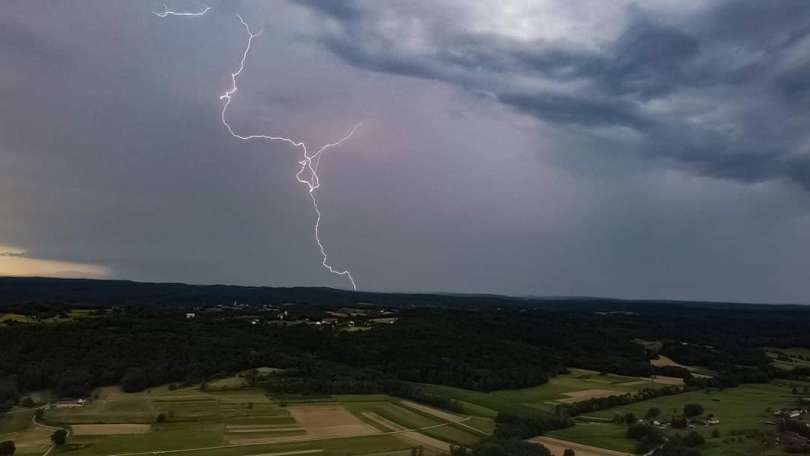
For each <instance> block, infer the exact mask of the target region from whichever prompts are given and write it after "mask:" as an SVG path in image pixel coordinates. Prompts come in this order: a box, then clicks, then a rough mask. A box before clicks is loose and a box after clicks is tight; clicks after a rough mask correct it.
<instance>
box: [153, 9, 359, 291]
mask: <svg viewBox="0 0 810 456" xmlns="http://www.w3.org/2000/svg"><path fill="white" fill-rule="evenodd" d="M164 6H165V5H164ZM209 10H211V8H210V7H206V8H205V9H204V10H202V11H200V12H196V13H194V12H178V11H171V10H169V9H168V7H165V11H164V12H163V13H154V14H155V15H156V16H158V17H160V18H166V17H167V16H202V15H204V14H205V13H207V12H208V11H209ZM236 17H237V18H238V19H239V22H240V23H241V24H242V26H243V27H244V28H245V31H246V32H247V36H248V39H247V44H246V45H245V48H244V50H243V51H242V58H241V60H240V61H239V68H238V69H237V70H236V72H234V73H231V87H230V88H229V89H228V90H226V91H225V92H224V93H223V94H222V95H221V96H220V97H219V99H220V100H224V101H225V103H224V104H223V105H222V111H221V112H220V120H221V121H222V124H223V125H224V126H225V128H226V129H227V130H228V133H229V134H230V135H231V136H233V137H234V138H236V139H239V140H242V141H252V140H265V141H281V142H285V143H287V144H289V145H291V146H293V147H294V148H296V149H300V150H301V151H302V153H303V156H302V158H303V159H302V160H300V161H299V162H298V164H299V165H300V168H299V170H298V172H297V173H296V174H295V179H296V180H297V181H298V182H300V183H302V184H305V185H306V186H307V193H308V194H309V197H310V199H311V200H312V207H313V209H314V210H315V243H316V244H317V245H318V249H319V250H320V252H321V265H322V266H323V267H324V268H325V269H326V270H328V271H329V272H330V273H332V274H336V275H340V276H345V277H346V278H347V279H349V282H350V283H351V284H352V289H353V290H354V291H357V284H356V283H355V281H354V277H352V273H351V272H350V271H349V270H348V269H344V270H338V269H335V268H334V267H333V266H332V265H330V264H329V263H328V262H327V258H328V254H327V252H326V247H325V246H324V245H323V242H321V238H320V224H321V211H320V208H319V207H318V199H317V197H316V193H317V190H318V189H319V188H320V186H321V183H320V178H319V177H318V166H319V165H320V161H321V155H322V154H323V153H324V152H326V151H327V150H328V149H330V148H333V147H337V146H339V145H341V144H343V143H344V142H345V141H348V140H349V139H350V138H351V137H352V136H353V135H354V132H355V131H357V129H358V128H360V125H361V124H359V123H358V124H356V125H355V126H354V127H352V129H351V130H350V131H349V132H348V133H347V134H346V136H344V137H343V138H341V139H340V140H339V141H336V142H333V143H329V144H326V145H324V146H322V147H321V148H320V149H318V150H317V151H316V152H314V153H312V154H310V152H309V150H308V149H307V146H306V144H305V143H304V142H303V141H295V140H293V139H290V138H287V137H284V136H272V135H266V134H251V135H242V134H239V133H237V132H236V130H234V129H233V127H232V126H231V124H230V123H229V122H228V119H227V112H228V107H230V105H231V101H232V100H233V96H234V95H235V94H236V92H238V91H239V87H238V85H237V80H238V78H239V76H240V75H241V74H242V72H243V71H244V70H245V62H246V61H247V57H248V54H249V53H250V48H251V46H252V45H253V39H254V38H256V37H258V36H259V35H261V34H262V31H261V30H260V31H258V32H256V33H254V32H253V31H252V30H251V29H250V25H248V23H247V22H245V20H244V19H243V18H242V16H241V15H239V14H237V15H236Z"/></svg>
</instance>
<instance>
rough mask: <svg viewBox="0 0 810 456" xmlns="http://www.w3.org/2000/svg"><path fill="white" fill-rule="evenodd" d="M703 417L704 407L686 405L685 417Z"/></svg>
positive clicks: (684, 408)
mask: <svg viewBox="0 0 810 456" xmlns="http://www.w3.org/2000/svg"><path fill="white" fill-rule="evenodd" d="M700 415H703V406H702V405H700V404H686V405H684V406H683V416H685V417H687V418H692V417H694V416H700Z"/></svg>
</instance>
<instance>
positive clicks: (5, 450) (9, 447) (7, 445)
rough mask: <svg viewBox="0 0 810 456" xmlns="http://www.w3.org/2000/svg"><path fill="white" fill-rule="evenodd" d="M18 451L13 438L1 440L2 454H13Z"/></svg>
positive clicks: (2, 455) (0, 454) (9, 455)
mask: <svg viewBox="0 0 810 456" xmlns="http://www.w3.org/2000/svg"><path fill="white" fill-rule="evenodd" d="M15 451H17V446H16V445H14V442H12V441H11V440H6V441H5V442H0V456H12V455H13V454H14V452H15Z"/></svg>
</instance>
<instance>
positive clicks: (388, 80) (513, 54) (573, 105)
mask: <svg viewBox="0 0 810 456" xmlns="http://www.w3.org/2000/svg"><path fill="white" fill-rule="evenodd" d="M204 4H205V5H209V6H211V7H212V8H213V9H212V11H211V12H209V13H208V14H206V15H205V16H203V17H192V18H189V17H171V18H166V19H160V18H158V17H156V16H155V15H154V14H152V12H153V11H163V8H164V7H163V5H162V1H161V0H155V1H154V2H132V1H129V0H85V1H84V2H81V7H77V6H76V2H47V1H42V0H8V1H6V2H4V4H3V8H1V9H0V61H2V62H4V63H6V65H4V66H2V68H0V100H2V103H0V260H1V261H0V271H12V272H13V271H14V268H15V267H16V268H22V267H31V268H34V267H42V266H45V265H46V264H45V263H47V264H49V265H50V266H51V270H55V271H57V272H59V271H76V272H75V275H95V276H98V275H106V276H108V277H116V278H127V279H135V280H149V281H190V282H198V283H199V282H203V283H212V282H217V283H223V282H224V283H234V284H246V285H277V286H293V285H318V286H321V285H325V286H335V287H346V286H347V283H346V282H345V281H344V280H343V279H342V278H341V277H335V276H333V275H332V274H329V272H328V271H326V270H324V269H323V268H322V266H321V264H320V257H319V252H318V248H317V245H316V243H315V242H314V240H313V224H314V221H315V214H314V212H313V208H312V205H311V201H310V200H309V197H308V194H307V193H306V189H305V188H302V186H301V185H300V184H299V183H298V182H296V180H295V172H296V171H297V169H298V166H299V165H298V160H300V155H299V153H300V151H296V150H295V149H293V148H291V147H288V146H287V145H284V144H278V143H268V142H263V141H258V142H245V141H238V140H236V139H234V138H232V137H231V136H230V135H228V133H227V131H226V130H225V129H224V127H223V126H222V125H221V123H220V118H219V115H220V112H221V111H220V109H221V107H222V101H221V100H220V99H219V96H220V95H221V94H222V92H223V91H224V90H226V89H227V88H228V87H229V86H230V83H231V81H230V77H229V76H230V74H231V73H232V72H233V71H234V70H235V69H236V68H237V66H238V64H239V59H240V56H241V53H242V51H243V49H244V46H245V40H246V39H247V37H246V35H245V30H244V29H243V28H242V26H241V24H240V23H239V21H238V20H237V19H236V17H235V14H236V13H239V14H241V15H242V16H243V17H244V18H245V20H246V21H248V23H249V24H250V26H251V28H253V29H254V30H263V33H262V35H261V36H259V37H257V39H256V40H255V41H254V43H253V47H252V50H251V53H250V55H249V56H248V59H247V67H246V70H245V72H244V74H243V75H242V77H241V79H240V81H239V82H240V87H239V88H240V90H239V92H238V93H237V94H236V95H235V97H234V100H233V103H232V105H231V111H229V116H231V117H230V120H231V122H232V124H233V125H234V127H235V128H236V129H238V130H239V131H240V132H245V133H268V134H270V133H272V134H276V133H278V134H282V135H289V136H291V137H294V138H295V139H300V140H302V141H306V143H307V144H308V145H309V146H310V147H316V146H318V145H320V144H324V143H327V142H331V141H333V140H334V139H335V138H338V137H340V136H341V135H343V134H345V131H346V129H347V128H351V126H352V125H354V124H355V123H356V122H363V126H362V127H361V129H360V130H358V132H357V134H356V135H355V136H354V137H353V138H352V139H351V141H349V142H347V143H346V144H345V146H343V147H340V148H336V149H333V150H330V152H329V154H327V155H325V156H324V157H323V160H322V162H321V164H320V168H319V169H320V171H319V176H320V178H321V179H322V181H321V182H322V183H323V187H322V188H321V189H320V190H319V192H318V198H319V200H318V201H319V204H320V209H321V211H322V214H323V219H322V220H321V225H320V228H321V232H320V234H321V237H322V239H323V240H324V241H325V245H326V247H327V248H328V251H329V259H330V261H332V262H334V264H335V265H336V266H338V267H341V268H343V267H347V268H349V269H351V271H352V273H353V275H354V276H355V278H356V279H357V282H358V285H359V287H360V288H362V289H376V290H406V291H414V290H440V291H448V290H449V291H467V292H496V293H509V294H539V295H566V294H567V295H583V294H585V295H608V296H620V297H655V298H711V299H742V300H769V301H796V302H806V301H807V299H808V297H810V284H808V282H807V280H806V277H805V276H806V271H807V270H808V269H809V268H810V251H809V250H808V249H810V215H808V214H810V210H808V208H810V150H809V149H808V147H810V138H808V130H809V129H808V123H809V122H810V115H809V114H808V102H809V101H810V89H809V88H808V80H810V78H807V74H808V66H810V62H808V55H810V48H809V47H810V41H808V38H807V30H808V27H810V24H809V23H808V20H809V18H808V14H806V13H807V9H808V3H806V2H804V1H803V0H802V1H798V2H788V1H776V2H765V1H762V2H757V1H744V0H740V1H734V2H730V1H720V2H718V1H715V0H706V1H705V2H704V4H703V5H702V6H701V4H700V2H678V1H677V0H649V1H636V0H614V1H611V2H605V1H603V0H536V1H532V2H525V1H510V0H492V1H490V2H486V1H477V2H468V1H463V0H442V1H435V0H407V1H400V0H391V1H378V0H365V1H357V0H345V1H344V0H334V1H318V0H306V1H304V0H301V1H297V2H295V1H292V2H286V1H273V2H267V1H262V0H244V1H241V2H235V1H229V0H217V1H211V2H209V1H205V2H202V1H198V0H172V1H170V2H169V7H170V8H176V9H179V10H188V11H199V10H200V9H201V6H202V5H204ZM706 176H710V177H711V178H706ZM754 183H759V184H760V185H750V184H754ZM786 183H787V185H786ZM794 184H798V185H794ZM804 189H806V190H807V191H805V190H804ZM18 252H28V253H27V254H26V255H25V257H24V258H15V257H14V256H16V255H17V254H18ZM43 262H45V263H43ZM68 266H69V267H68ZM80 267H81V268H83V269H80ZM60 273H61V272H60Z"/></svg>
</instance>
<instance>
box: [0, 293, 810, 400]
mask: <svg viewBox="0 0 810 456" xmlns="http://www.w3.org/2000/svg"><path fill="white" fill-rule="evenodd" d="M34 300H35V299H34ZM439 300H440V301H441V299H439ZM14 306H16V307H19V304H18V303H15V304H14ZM47 306H53V303H48V304H47V305H46V307H47ZM326 307H327V308H328V307H329V306H326ZM38 308H39V309H41V308H42V304H33V305H31V306H29V309H38ZM296 308H299V309H303V310H302V311H301V312H305V313H310V314H317V313H318V312H319V311H320V310H323V308H324V307H323V306H319V305H310V304H299V305H297V307H296ZM319 309H320V310H319ZM17 311H21V310H20V309H17ZM33 311H34V310H32V312H33ZM721 316H722V318H721ZM808 316H810V312H808V311H806V310H804V309H800V308H787V309H776V310H771V309H766V310H763V309H760V308H751V309H740V310H733V311H731V310H727V309H724V310H718V309H716V308H713V307H712V306H708V307H707V308H700V307H697V306H694V305H691V306H688V307H684V306H669V307H668V306H663V305H658V306H651V307H650V308H649V309H648V310H647V311H645V312H625V311H623V312H607V313H606V312H594V311H592V310H590V309H587V308H586V309H582V308H577V307H576V306H571V307H570V308H569V309H567V310H558V309H549V308H546V307H543V306H540V307H531V306H527V305H523V306H511V307H497V308H490V307H485V308H481V307H473V308H471V309H459V308H455V307H454V308H448V307H446V306H427V305H426V306H414V307H409V308H404V309H401V310H400V311H399V313H398V321H397V323H396V324H392V325H385V326H381V327H377V328H374V329H373V330H369V331H355V332H348V331H341V330H338V329H335V328H334V327H315V326H311V325H303V324H302V325H295V326H280V325H271V324H258V325H255V324H249V322H248V321H246V320H245V319H244V318H241V316H240V315H238V314H237V315H234V314H229V315H227V316H223V315H221V314H211V315H207V314H201V316H200V317H199V318H195V319H187V318H185V317H184V314H182V313H181V312H179V311H178V310H177V309H176V308H174V307H171V306H151V307H133V308H128V309H124V310H117V311H115V312H106V313H104V312H99V313H98V315H95V316H94V317H93V318H82V319H77V320H73V321H67V322H63V323H49V324H43V323H35V324H13V325H7V326H6V327H0V346H1V347H3V350H2V352H0V403H2V402H5V403H10V402H9V401H11V400H12V399H13V398H14V397H15V396H16V395H17V394H19V392H21V391H29V390H36V389H42V388H53V389H55V391H56V392H57V393H58V394H59V395H61V396H64V397H80V396H83V395H86V394H87V393H88V392H89V391H90V390H91V389H92V388H94V387H97V386H101V385H110V384H119V383H120V384H122V385H123V386H124V388H125V389H126V390H128V391H136V390H140V389H144V388H148V387H150V386H153V385H158V384H165V383H171V382H178V383H183V382H195V381H200V380H205V379H206V378H210V377H213V376H216V375H218V374H223V373H229V372H230V373H232V372H235V371H239V370H244V369H250V368H255V367H258V366H271V367H274V368H280V369H284V371H283V372H281V373H279V374H277V375H274V376H272V377H271V378H270V379H269V380H268V385H269V387H271V388H274V389H276V390H280V391H287V392H301V393H305V392H316V393H349V392H354V393H367V392H379V391H390V390H391V389H401V388H402V387H401V386H400V384H401V383H402V382H414V383H435V384H442V385H450V386H458V387H462V388H466V389H472V390H480V391H490V390H496V389H512V388H521V387H528V386H534V385H540V384H543V383H545V382H546V381H548V379H549V378H551V377H553V376H555V375H557V374H559V373H564V372H566V369H567V368H570V367H581V368H586V369H592V370H597V371H604V372H611V373H616V374H624V375H632V376H648V375H650V374H651V373H653V372H654V371H655V369H654V368H653V367H652V366H651V365H650V363H649V358H650V357H651V356H653V354H651V353H649V351H647V350H645V348H644V346H643V345H640V344H638V343H635V342H633V340H634V339H659V340H663V341H664V343H663V345H662V348H661V353H663V354H665V355H668V356H672V357H674V358H676V359H678V360H681V362H684V363H694V364H696V365H701V366H707V367H709V368H711V369H714V370H716V371H717V372H719V375H718V376H717V378H716V379H715V380H712V381H713V382H720V383H721V384H722V386H734V385H735V384H738V383H740V382H742V381H745V382H767V381H768V380H770V379H771V378H774V377H780V376H781V377H786V376H791V375H798V376H803V375H804V374H806V373H804V372H800V371H797V372H795V373H794V372H789V371H782V370H778V369H775V368H773V367H772V366H770V365H769V361H768V358H767V356H765V353H764V351H763V349H762V348H761V347H764V346H775V347H779V346H794V347H810V336H808V334H810V318H807V317H808ZM659 370H660V369H659ZM672 370H673V369H669V371H672ZM676 370H677V368H676ZM669 371H668V373H669V374H673V372H669ZM676 374H677V372H676ZM683 374H684V376H685V377H686V379H687V384H690V383H692V384H696V386H698V387H700V386H705V385H701V382H705V381H706V380H701V379H694V378H691V376H690V375H689V373H688V372H684V373H683ZM678 376H679V375H678ZM582 406H583V407H598V404H591V405H585V404H583V405H582Z"/></svg>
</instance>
